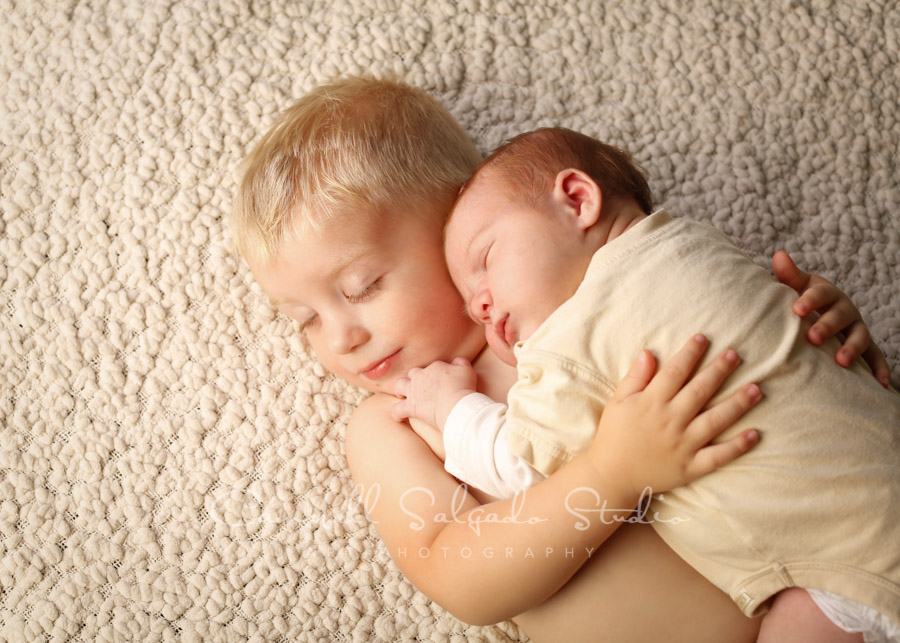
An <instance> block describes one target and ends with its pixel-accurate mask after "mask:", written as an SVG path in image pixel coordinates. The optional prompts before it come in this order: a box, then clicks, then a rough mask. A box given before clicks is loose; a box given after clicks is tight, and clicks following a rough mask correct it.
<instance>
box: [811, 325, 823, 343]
mask: <svg viewBox="0 0 900 643" xmlns="http://www.w3.org/2000/svg"><path fill="white" fill-rule="evenodd" d="M809 338H810V340H812V341H814V342H821V341H822V329H821V328H819V327H818V326H813V327H812V328H810V329H809Z"/></svg>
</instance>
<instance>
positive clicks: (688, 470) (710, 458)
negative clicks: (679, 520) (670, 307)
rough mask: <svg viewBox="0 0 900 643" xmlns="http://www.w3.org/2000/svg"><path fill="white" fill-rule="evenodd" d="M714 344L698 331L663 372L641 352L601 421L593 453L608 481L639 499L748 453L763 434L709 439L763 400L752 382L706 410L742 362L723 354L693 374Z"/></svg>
mask: <svg viewBox="0 0 900 643" xmlns="http://www.w3.org/2000/svg"><path fill="white" fill-rule="evenodd" d="M708 344H709V342H708V341H707V339H706V338H705V337H704V336H703V335H696V336H695V337H693V338H691V339H690V340H689V341H688V343H687V344H686V345H685V347H684V348H682V349H681V350H680V351H679V352H678V353H677V354H676V355H675V356H674V357H672V358H671V359H670V360H669V361H668V362H667V363H666V364H665V366H664V367H663V369H662V370H661V371H660V372H659V373H657V374H656V375H655V376H654V373H655V372H656V360H655V359H654V358H653V356H652V355H651V354H650V352H649V351H643V352H642V353H641V355H640V357H639V358H638V360H637V361H636V362H635V363H634V364H633V365H632V367H631V370H630V371H629V372H628V375H626V376H625V379H623V380H622V382H621V383H620V384H619V386H618V388H617V389H616V392H615V394H614V395H613V397H612V399H611V400H610V403H609V405H608V406H607V407H606V409H605V410H604V412H603V416H602V418H601V419H600V426H599V427H598V429H597V435H596V436H595V438H594V441H593V443H592V444H591V446H590V447H589V448H588V453H589V454H590V456H589V457H590V458H591V460H592V462H593V463H594V465H595V467H596V468H597V470H598V473H599V475H600V476H601V477H603V478H607V477H608V480H609V482H610V484H615V485H619V486H621V485H623V484H624V485H627V486H626V489H627V490H629V491H632V492H634V493H635V494H636V495H635V497H638V495H640V493H641V491H642V490H643V489H644V488H646V487H648V486H649V487H651V489H652V490H653V492H654V493H658V492H662V491H668V490H670V489H673V488H675V487H679V486H681V485H684V484H687V483H688V482H691V481H692V480H695V479H697V478H699V477H701V476H704V475H706V474H707V473H710V472H712V471H714V470H716V469H718V468H719V467H721V466H722V465H725V464H727V463H729V462H731V461H732V460H734V459H735V458H737V457H738V456H740V455H742V454H744V453H746V452H747V451H748V450H749V449H750V448H751V447H752V446H753V445H754V444H756V442H757V441H758V439H759V435H758V433H757V432H756V431H754V430H750V429H748V430H746V431H743V432H742V433H741V434H740V435H737V436H735V437H733V438H731V439H729V440H727V441H725V442H722V443H721V444H714V445H709V442H710V441H711V440H712V439H714V438H715V437H716V436H718V435H719V434H720V433H722V431H724V430H725V429H727V428H728V427H730V426H731V425H732V424H734V422H735V421H737V419H738V418H740V417H741V416H742V415H744V413H746V412H747V411H748V410H749V409H750V408H752V407H753V406H754V405H755V404H756V403H757V402H758V401H759V400H760V399H761V397H762V394H761V393H760V390H759V387H758V386H756V385H755V384H750V385H748V386H745V387H744V388H743V389H741V390H740V391H738V392H737V393H735V394H733V395H732V396H730V397H729V398H728V399H726V400H724V401H722V402H719V403H718V404H716V405H715V406H713V407H711V408H709V409H707V410H706V411H703V412H702V413H701V410H702V409H703V407H704V406H706V404H707V402H709V400H710V399H711V398H712V397H713V396H714V395H715V393H716V391H718V390H719V387H720V386H721V385H722V382H724V381H725V378H726V377H728V375H729V374H730V373H731V372H732V371H733V370H734V369H735V368H736V367H737V365H738V363H739V362H740V359H739V358H738V356H737V354H736V353H735V352H734V351H731V350H729V351H725V352H724V353H722V354H721V355H720V356H719V357H718V358H716V359H715V360H713V362H712V363H710V364H709V365H707V366H706V367H705V368H703V369H702V370H700V371H699V372H698V373H696V374H695V375H693V376H692V372H693V369H694V367H695V366H696V365H697V363H698V362H699V361H700V358H701V357H702V355H703V353H704V352H705V351H706V347H707V346H708Z"/></svg>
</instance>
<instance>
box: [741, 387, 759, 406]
mask: <svg viewBox="0 0 900 643" xmlns="http://www.w3.org/2000/svg"><path fill="white" fill-rule="evenodd" d="M744 390H745V391H746V392H747V395H749V396H750V399H751V400H753V401H754V402H758V401H759V399H760V398H761V397H762V391H760V390H759V386H757V385H756V384H748V385H747V387H746V388H745V389H744Z"/></svg>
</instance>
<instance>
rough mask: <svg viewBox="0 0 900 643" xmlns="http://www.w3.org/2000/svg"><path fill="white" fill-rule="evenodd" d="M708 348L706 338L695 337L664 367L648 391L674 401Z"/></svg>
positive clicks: (650, 384)
mask: <svg viewBox="0 0 900 643" xmlns="http://www.w3.org/2000/svg"><path fill="white" fill-rule="evenodd" d="M707 346H709V340H708V339H706V337H705V336H703V335H694V336H693V337H692V338H690V339H689V340H688V341H687V343H686V344H685V345H684V347H683V348H682V349H681V350H679V351H678V352H677V353H676V354H675V355H674V356H673V357H672V358H671V359H669V361H668V362H666V363H665V364H664V365H663V368H662V370H661V371H660V372H659V373H658V374H657V375H656V377H654V378H653V380H652V381H651V382H650V383H649V384H648V385H647V390H648V391H649V390H653V392H654V393H656V394H659V395H661V396H662V397H663V399H666V400H669V399H672V398H673V397H674V396H675V394H676V393H678V391H679V390H681V387H682V386H684V383H685V382H686V381H687V380H688V378H689V377H690V376H691V373H692V372H693V371H694V367H695V366H696V365H697V362H699V361H700V358H701V357H703V353H705V352H706V347H707Z"/></svg>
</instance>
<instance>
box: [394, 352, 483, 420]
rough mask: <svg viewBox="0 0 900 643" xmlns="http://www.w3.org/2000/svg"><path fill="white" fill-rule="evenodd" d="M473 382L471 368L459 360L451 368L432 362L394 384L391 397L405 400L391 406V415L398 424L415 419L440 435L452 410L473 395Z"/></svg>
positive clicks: (446, 364)
mask: <svg viewBox="0 0 900 643" xmlns="http://www.w3.org/2000/svg"><path fill="white" fill-rule="evenodd" d="M476 380H477V378H476V376H475V371H474V370H473V369H472V365H471V364H469V361H468V360H466V359H463V358H462V357H457V358H456V359H455V360H453V363H452V364H448V363H447V362H434V363H432V364H430V365H429V366H427V367H426V368H413V369H410V371H409V373H407V374H406V377H401V378H400V379H398V380H397V381H396V382H395V383H394V393H396V394H397V395H399V396H400V397H404V398H406V399H404V400H403V401H401V402H397V403H396V404H394V406H393V408H392V409H391V415H392V416H393V417H394V419H395V420H397V421H398V422H401V421H403V420H405V419H406V418H417V419H419V420H421V421H422V422H425V423H426V424H428V425H429V426H433V427H435V428H436V429H440V430H441V431H443V429H444V424H445V423H446V421H447V416H448V415H449V414H450V410H451V409H452V408H453V406H454V405H455V404H456V403H457V402H459V401H460V400H461V399H462V398H464V397H465V396H466V395H468V394H469V393H474V392H475V384H476Z"/></svg>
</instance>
